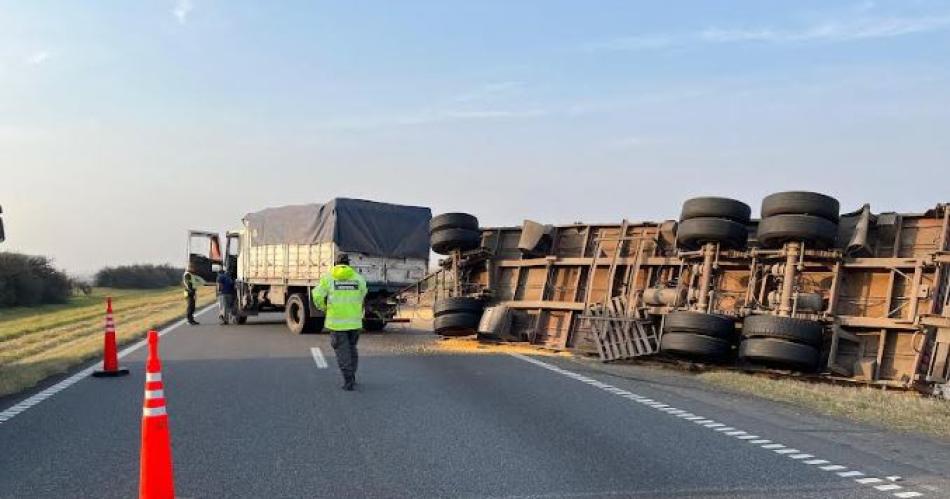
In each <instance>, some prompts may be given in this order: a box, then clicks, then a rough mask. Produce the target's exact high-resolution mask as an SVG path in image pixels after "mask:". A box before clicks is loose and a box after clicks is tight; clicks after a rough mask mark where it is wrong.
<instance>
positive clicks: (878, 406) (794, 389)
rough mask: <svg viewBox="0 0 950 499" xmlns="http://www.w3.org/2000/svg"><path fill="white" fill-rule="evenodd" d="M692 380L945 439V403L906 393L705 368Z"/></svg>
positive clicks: (949, 413) (949, 430)
mask: <svg viewBox="0 0 950 499" xmlns="http://www.w3.org/2000/svg"><path fill="white" fill-rule="evenodd" d="M698 378H699V379H701V380H703V381H705V382H708V383H712V384H715V385H719V386H722V387H725V388H727V389H730V390H732V391H736V392H741V393H747V394H752V395H755V396H758V397H763V398H766V399H769V400H776V401H779V402H786V403H789V404H793V405H797V406H801V407H806V408H809V409H814V410H817V411H818V412H821V413H823V414H827V415H830V416H837V417H841V418H845V419H848V420H851V421H856V422H860V423H866V424H870V425H874V426H880V427H884V428H887V429H890V430H897V431H905V432H915V433H924V434H928V435H935V436H938V437H942V438H948V439H950V401H946V400H940V399H935V398H930V397H925V396H922V395H919V394H916V393H911V392H900V391H895V390H890V391H884V390H881V389H880V388H871V387H854V386H836V385H830V384H825V383H810V382H805V381H801V380H794V379H771V378H767V377H764V376H755V375H750V374H745V373H739V372H731V371H713V372H707V373H703V374H699V375H698Z"/></svg>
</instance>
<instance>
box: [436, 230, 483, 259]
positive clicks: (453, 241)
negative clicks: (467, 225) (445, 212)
mask: <svg viewBox="0 0 950 499" xmlns="http://www.w3.org/2000/svg"><path fill="white" fill-rule="evenodd" d="M429 241H430V242H431V243H432V251H435V252H436V253H438V254H440V255H448V254H449V253H451V252H452V251H453V250H462V251H467V250H471V249H475V248H477V247H478V245H479V244H481V242H482V235H481V233H480V232H478V231H477V230H472V229H442V230H438V231H436V232H433V233H432V236H431V238H430V239H429Z"/></svg>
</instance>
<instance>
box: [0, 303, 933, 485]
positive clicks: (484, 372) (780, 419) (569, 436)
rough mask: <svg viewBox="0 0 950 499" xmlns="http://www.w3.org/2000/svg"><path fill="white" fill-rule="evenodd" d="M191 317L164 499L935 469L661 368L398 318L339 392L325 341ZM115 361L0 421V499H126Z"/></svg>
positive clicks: (368, 338)
mask: <svg viewBox="0 0 950 499" xmlns="http://www.w3.org/2000/svg"><path fill="white" fill-rule="evenodd" d="M201 318H202V319H203V321H204V324H203V325H202V326H198V327H193V328H191V327H187V326H185V327H181V328H178V329H177V330H175V331H173V332H171V333H170V334H168V335H166V336H164V337H163V339H162V345H161V349H162V353H163V362H164V366H163V367H164V377H165V380H166V396H167V397H168V410H169V414H170V417H171V428H172V440H173V447H174V459H175V470H176V485H177V492H178V495H179V496H181V497H605V496H613V497H624V496H639V497H664V496H665V497H771V498H775V497H789V498H791V497H814V498H819V497H821V498H824V497H895V494H908V495H906V496H896V497H918V496H914V495H912V494H921V495H920V496H919V497H945V496H946V494H944V492H945V491H946V490H947V489H944V488H942V487H943V485H944V483H943V482H942V481H941V480H940V479H939V478H937V477H934V476H931V475H933V474H934V473H935V472H934V471H933V470H930V469H928V468H925V467H914V466H913V465H912V464H909V463H907V462H905V461H901V460H897V459H893V458H892V457H891V456H889V455H888V454H887V453H886V452H884V451H881V452H875V448H874V446H875V444H874V442H871V441H866V442H864V443H863V445H853V446H849V445H843V444H842V440H841V438H842V437H841V435H840V433H841V432H842V431H845V430H847V429H854V428H857V427H855V426H854V425H842V423H840V422H836V421H833V420H829V419H827V418H820V417H817V416H814V415H810V414H798V413H797V412H796V411H790V410H788V408H784V407H781V406H777V405H775V404H771V403H767V402H764V401H758V400H753V399H747V398H739V397H735V396H727V395H723V394H721V393H716V392H710V391H704V390H701V389H699V388H696V387H693V386H689V385H688V384H683V383H680V382H678V381H675V380H673V381H670V382H667V380H672V379H673V378H671V377H670V376H668V375H666V374H664V373H650V372H646V371H643V372H639V371H638V372H637V375H634V376H630V375H627V374H629V373H627V372H625V371H622V370H617V369H620V368H612V369H613V370H610V369H608V370H603V369H601V368H600V367H598V366H595V365H593V364H590V363H585V362H576V361H572V360H570V359H565V358H552V357H542V356H529V357H516V356H511V355H506V354H503V353H499V354H491V355H487V354H468V355H467V354H457V353H440V352H439V351H438V349H437V348H430V347H431V346H432V344H433V343H434V342H436V340H435V339H434V338H433V337H432V336H431V335H430V334H427V333H425V332H420V331H414V330H407V329H395V330H393V331H390V332H387V333H383V334H373V335H364V337H363V338H362V340H361V342H360V347H361V365H360V366H361V367H360V382H361V384H360V387H359V390H358V391H357V392H355V393H348V392H343V391H342V390H340V389H339V385H340V378H339V375H338V373H337V371H336V369H335V365H334V363H335V359H334V357H333V355H332V350H331V349H330V347H329V341H328V338H327V337H326V336H324V335H309V336H294V335H291V334H289V333H288V332H287V331H286V329H285V328H284V326H283V324H281V323H279V322H277V321H273V320H272V321H270V323H264V324H260V323H258V324H248V325H247V326H231V327H220V326H217V325H211V321H212V314H210V313H208V314H204V316H203V317H201ZM120 327H121V325H120ZM314 347H317V348H319V351H320V352H322V355H323V356H324V358H325V360H326V361H327V363H328V364H329V366H328V367H327V368H321V367H320V366H319V365H318V363H319V362H318V360H317V359H315V357H314V355H313V353H312V351H311V349H312V348H314ZM123 362H124V363H125V364H126V365H128V366H129V367H131V368H132V370H133V375H132V376H129V377H127V378H123V379H105V380H103V379H92V378H89V379H84V380H82V381H80V382H78V383H76V384H75V385H74V386H72V387H70V388H68V389H66V390H64V391H62V392H60V393H58V394H56V395H55V396H53V397H51V398H49V399H47V400H45V401H43V402H42V403H41V404H39V405H36V406H35V407H32V408H30V409H29V410H27V411H25V412H23V413H22V414H19V415H17V416H16V417H15V418H13V419H10V420H9V421H6V422H5V423H3V424H0V449H2V451H0V497H130V496H134V495H135V493H136V487H137V477H138V475H137V473H138V468H137V466H138V450H139V449H138V445H139V424H140V415H141V403H142V386H143V375H142V373H143V362H144V349H142V350H139V351H137V352H135V353H133V354H132V355H130V356H128V357H126V358H125V359H124V361H123ZM646 400H649V402H646ZM676 411H682V412H679V413H676ZM687 414H688V415H689V416H686V415H687ZM684 416H685V417H684ZM693 416H696V417H699V418H700V419H687V418H692V417H693ZM715 425H720V426H715ZM722 428H728V429H729V430H728V431H719V430H720V429H722ZM736 432H746V433H745V435H742V434H735V433H736ZM729 433H733V434H734V435H728V434H729ZM745 436H755V437H758V438H756V439H743V438H741V437H745ZM893 438H897V439H900V438H903V437H893ZM759 440H769V442H762V443H757V444H753V443H752V442H755V441H759ZM776 445H779V446H781V447H774V446H776ZM764 446H771V447H772V448H763V447H764ZM785 450H795V451H800V452H797V453H791V452H783V451H785ZM944 451H946V447H941V446H936V447H935V448H933V449H930V451H929V452H932V453H937V454H939V453H941V452H944ZM802 454H809V455H811V456H812V457H810V458H801V459H793V458H792V456H797V455H802ZM944 455H945V456H946V455H950V454H944ZM819 460H824V461H828V462H827V463H821V464H815V465H809V464H805V463H804V461H819ZM834 466H841V468H832V469H829V470H825V469H822V467H834ZM854 472H857V473H861V474H860V475H855V474H853V473H854ZM848 473H852V474H850V475H847V476H841V474H848ZM895 474H897V475H901V476H902V477H903V478H904V480H902V481H899V482H893V481H891V480H888V479H887V477H888V476H892V475H895ZM869 478H880V479H881V480H882V481H881V482H878V483H866V484H862V483H859V482H857V481H856V480H867V479H869ZM920 484H924V485H926V486H927V487H930V488H921V487H917V485H920ZM875 486H882V487H885V488H889V487H891V486H897V487H898V488H896V489H890V490H877V489H876V488H874V487H875Z"/></svg>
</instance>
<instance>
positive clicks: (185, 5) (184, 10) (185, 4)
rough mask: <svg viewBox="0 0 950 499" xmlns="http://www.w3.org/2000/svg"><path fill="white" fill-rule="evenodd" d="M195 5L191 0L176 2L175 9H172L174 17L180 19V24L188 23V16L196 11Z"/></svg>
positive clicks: (178, 0)
mask: <svg viewBox="0 0 950 499" xmlns="http://www.w3.org/2000/svg"><path fill="white" fill-rule="evenodd" d="M194 8H195V4H194V3H192V2H191V0H176V2H175V8H173V9H172V15H173V16H175V19H178V24H185V22H187V21H188V14H190V13H191V11H192V10H194Z"/></svg>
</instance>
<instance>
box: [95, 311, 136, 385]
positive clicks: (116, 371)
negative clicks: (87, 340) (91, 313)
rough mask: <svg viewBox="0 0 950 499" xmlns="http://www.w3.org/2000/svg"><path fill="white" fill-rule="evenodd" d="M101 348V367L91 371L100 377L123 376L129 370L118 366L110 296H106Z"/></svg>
mask: <svg viewBox="0 0 950 499" xmlns="http://www.w3.org/2000/svg"><path fill="white" fill-rule="evenodd" d="M104 342H105V345H104V347H103V349H102V369H100V370H98V371H95V372H93V373H92V375H93V376H97V377H100V378H103V377H114V376H125V375H126V374H129V370H128V369H125V368H124V367H119V354H118V352H117V351H116V347H115V319H113V317H112V297H111V296H110V297H108V298H106V334H105V339H104Z"/></svg>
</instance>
